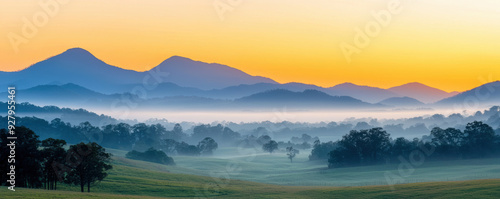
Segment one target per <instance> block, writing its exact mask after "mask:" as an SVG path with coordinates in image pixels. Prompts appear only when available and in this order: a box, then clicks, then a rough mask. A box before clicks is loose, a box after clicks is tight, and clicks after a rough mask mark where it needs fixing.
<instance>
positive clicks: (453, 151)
mask: <svg viewBox="0 0 500 199" xmlns="http://www.w3.org/2000/svg"><path fill="white" fill-rule="evenodd" d="M431 136H432V144H433V145H434V146H435V147H436V154H438V155H439V156H441V158H460V157H461V153H460V147H461V144H462V143H463V139H464V133H462V131H460V130H459V129H455V128H447V129H446V130H443V129H441V128H439V127H435V128H433V129H432V130H431Z"/></svg>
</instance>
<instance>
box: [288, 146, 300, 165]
mask: <svg viewBox="0 0 500 199" xmlns="http://www.w3.org/2000/svg"><path fill="white" fill-rule="evenodd" d="M297 153H299V150H297V149H294V148H293V147H291V146H290V147H286V155H287V156H288V159H290V163H291V162H293V161H292V159H293V158H295V155H297Z"/></svg>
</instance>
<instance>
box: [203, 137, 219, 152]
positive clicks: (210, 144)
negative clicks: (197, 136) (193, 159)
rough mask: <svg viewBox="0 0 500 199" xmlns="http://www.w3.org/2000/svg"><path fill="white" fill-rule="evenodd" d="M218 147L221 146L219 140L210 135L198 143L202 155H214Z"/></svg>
mask: <svg viewBox="0 0 500 199" xmlns="http://www.w3.org/2000/svg"><path fill="white" fill-rule="evenodd" d="M217 147H219V145H218V144H217V142H215V140H214V139H212V138H210V137H206V138H205V139H203V140H202V141H200V142H199V143H198V149H199V150H200V153H201V154H202V155H212V154H213V151H215V150H216V149H217Z"/></svg>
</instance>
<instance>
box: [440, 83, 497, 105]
mask: <svg viewBox="0 0 500 199" xmlns="http://www.w3.org/2000/svg"><path fill="white" fill-rule="evenodd" d="M436 104H437V105H454V106H455V105H456V106H465V107H475V106H480V105H482V106H488V105H495V106H498V105H499V104H500V81H496V82H491V83H487V84H484V85H482V86H479V87H476V88H474V89H471V90H468V91H465V92H463V93H460V94H457V95H455V96H453V97H449V98H446V99H443V100H441V101H439V102H437V103H436Z"/></svg>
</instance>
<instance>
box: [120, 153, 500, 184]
mask: <svg viewBox="0 0 500 199" xmlns="http://www.w3.org/2000/svg"><path fill="white" fill-rule="evenodd" d="M237 150H238V149H236V148H222V149H220V150H218V151H217V154H216V155H218V156H217V157H216V158H212V157H183V156H176V157H174V159H175V162H176V164H177V166H163V165H157V164H151V163H146V162H139V161H129V160H128V159H125V158H122V157H123V156H124V154H125V153H124V152H123V151H117V150H112V152H113V153H114V154H115V157H114V158H115V160H116V164H121V165H126V166H132V167H136V168H147V169H150V170H157V171H168V172H172V173H183V174H194V175H202V176H215V177H222V178H230V179H239V180H245V181H253V182H261V183H267V184H276V185H294V186H366V185H387V184H388V182H387V180H386V178H385V173H386V172H391V173H393V174H398V173H399V171H398V166H399V164H390V165H377V166H364V167H349V168H338V169H327V165H326V161H313V162H311V161H309V160H308V155H309V154H310V152H301V153H300V154H298V155H297V157H296V158H295V159H294V162H293V163H290V160H288V159H287V157H286V155H285V154H283V153H275V154H268V153H257V154H256V155H255V156H251V155H247V156H245V155H242V156H231V155H232V154H235V153H237V154H239V153H238V152H236V151H237ZM242 154H247V153H246V152H242ZM221 157H223V158H221ZM491 178H500V159H498V158H491V159H473V160H455V161H443V162H435V161H434V162H433V161H424V162H423V164H422V165H419V166H417V167H414V171H413V172H412V173H411V175H409V176H407V177H405V178H403V179H404V183H415V182H439V181H462V180H475V179H491Z"/></svg>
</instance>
